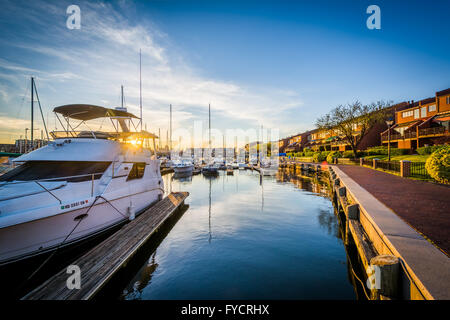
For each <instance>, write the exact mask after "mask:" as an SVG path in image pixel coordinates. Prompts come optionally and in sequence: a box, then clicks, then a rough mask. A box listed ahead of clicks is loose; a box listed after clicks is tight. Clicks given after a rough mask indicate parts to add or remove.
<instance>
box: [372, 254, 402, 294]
mask: <svg viewBox="0 0 450 320" xmlns="http://www.w3.org/2000/svg"><path fill="white" fill-rule="evenodd" d="M370 265H371V267H372V270H374V272H375V283H376V286H374V288H372V294H373V295H374V297H375V298H378V299H381V300H391V299H395V298H398V297H399V289H400V277H399V270H400V262H399V259H398V258H397V257H396V256H393V255H379V256H376V257H374V258H372V259H371V260H370Z"/></svg>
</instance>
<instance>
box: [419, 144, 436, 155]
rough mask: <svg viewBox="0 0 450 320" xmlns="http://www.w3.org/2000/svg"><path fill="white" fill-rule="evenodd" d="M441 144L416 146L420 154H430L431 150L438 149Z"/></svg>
mask: <svg viewBox="0 0 450 320" xmlns="http://www.w3.org/2000/svg"><path fill="white" fill-rule="evenodd" d="M440 148H442V146H428V147H420V148H417V153H418V154H420V155H422V156H423V155H426V154H432V153H433V152H435V151H437V150H439V149H440Z"/></svg>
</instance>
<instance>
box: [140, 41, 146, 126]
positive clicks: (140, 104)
mask: <svg viewBox="0 0 450 320" xmlns="http://www.w3.org/2000/svg"><path fill="white" fill-rule="evenodd" d="M139 108H140V111H141V131H142V53H141V49H139ZM146 130H147V129H146Z"/></svg>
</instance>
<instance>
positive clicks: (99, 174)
mask: <svg viewBox="0 0 450 320" xmlns="http://www.w3.org/2000/svg"><path fill="white" fill-rule="evenodd" d="M102 174H103V172H97V173H86V174H79V175H75V176H64V177H55V178H47V179H35V180H24V181H4V182H3V183H1V182H0V187H1V186H4V185H7V184H21V183H30V182H36V181H37V182H48V181H65V180H68V179H76V178H84V177H92V179H93V180H94V177H96V176H101V175H102Z"/></svg>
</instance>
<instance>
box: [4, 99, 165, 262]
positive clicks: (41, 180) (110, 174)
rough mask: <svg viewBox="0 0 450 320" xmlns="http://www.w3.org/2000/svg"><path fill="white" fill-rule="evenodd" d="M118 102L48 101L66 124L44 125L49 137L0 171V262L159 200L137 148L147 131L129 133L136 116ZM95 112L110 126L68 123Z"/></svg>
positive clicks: (98, 228) (83, 235) (108, 224)
mask: <svg viewBox="0 0 450 320" xmlns="http://www.w3.org/2000/svg"><path fill="white" fill-rule="evenodd" d="M123 109H124V108H122V109H120V110H118V109H109V108H103V107H98V106H92V105H66V106H61V107H57V108H55V109H54V111H55V114H56V116H57V118H58V119H59V116H58V114H60V115H62V116H63V117H64V118H65V120H66V122H65V123H67V128H65V129H66V131H64V132H52V133H51V134H52V136H53V137H54V141H52V142H50V143H49V144H48V145H47V146H45V147H42V148H40V149H37V150H35V151H32V152H30V153H27V154H24V155H22V156H20V157H18V158H16V159H15V160H14V162H15V163H17V164H21V165H19V166H18V167H16V168H15V169H13V170H11V171H9V172H7V173H5V174H3V175H2V176H0V265H5V264H8V263H11V262H14V261H17V260H21V259H25V258H28V257H31V256H35V255H38V254H41V253H45V252H49V251H52V250H54V249H56V248H60V247H65V246H69V245H71V244H74V243H77V242H80V241H82V240H85V239H87V238H90V237H92V236H94V235H97V234H99V233H102V232H104V231H107V230H109V229H111V228H113V227H115V226H117V225H119V224H122V223H124V222H126V221H127V220H132V219H134V217H135V216H136V215H138V214H139V213H141V212H143V211H144V210H145V209H146V208H148V207H149V206H150V205H151V204H153V203H155V202H157V201H159V200H160V199H162V196H163V193H164V186H163V180H162V178H161V174H160V162H159V160H156V158H155V157H152V155H151V153H150V151H149V150H146V149H144V148H143V147H142V146H143V145H144V141H145V139H154V138H155V136H154V135H152V134H151V133H148V132H145V131H141V132H130V130H129V129H128V127H129V126H130V123H132V120H133V119H134V118H136V119H138V118H137V117H136V116H134V115H132V114H131V113H128V112H126V111H125V110H123ZM103 117H106V118H110V120H111V122H112V123H113V125H114V127H115V128H116V132H109V133H107V132H96V131H74V130H72V129H71V128H72V126H71V125H70V123H69V120H70V119H75V120H78V121H81V122H80V124H82V123H84V122H85V121H87V120H92V119H96V118H103ZM115 122H116V124H117V126H116V125H115ZM63 123H64V122H61V124H63ZM72 125H73V124H72ZM119 127H120V128H121V129H122V130H121V131H120V132H119Z"/></svg>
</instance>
